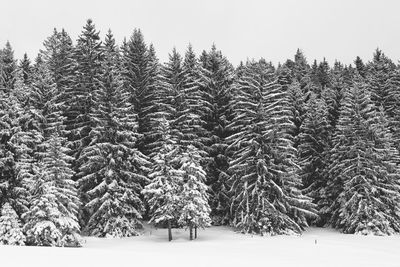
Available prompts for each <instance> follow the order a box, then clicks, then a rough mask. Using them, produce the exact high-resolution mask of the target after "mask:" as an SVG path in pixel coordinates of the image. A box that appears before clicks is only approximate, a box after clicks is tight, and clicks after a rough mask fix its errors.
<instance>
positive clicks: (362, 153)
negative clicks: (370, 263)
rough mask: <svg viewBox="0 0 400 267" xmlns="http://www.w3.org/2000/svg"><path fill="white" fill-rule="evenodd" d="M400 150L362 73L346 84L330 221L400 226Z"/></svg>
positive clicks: (387, 228) (363, 227)
mask: <svg viewBox="0 0 400 267" xmlns="http://www.w3.org/2000/svg"><path fill="white" fill-rule="evenodd" d="M397 159H398V152H397V151H396V150H395V149H393V143H392V141H391V135H390V133H389V131H388V130H387V122H386V118H385V115H384V112H383V110H382V108H381V109H380V111H379V112H377V109H376V107H375V106H374V104H373V102H372V101H371V98H370V95H369V93H368V89H367V88H366V85H365V84H364V83H363V82H362V80H361V78H358V80H356V81H355V83H354V85H353V87H352V88H350V89H348V90H346V92H345V95H344V99H343V103H342V108H341V112H340V118H339V122H338V125H337V132H336V134H335V137H334V148H333V150H332V155H331V162H332V163H331V166H330V171H329V173H330V183H329V184H328V187H327V191H328V195H329V197H330V198H331V199H332V205H331V206H330V208H329V210H328V212H330V213H331V218H330V223H331V224H332V225H333V226H334V227H337V228H340V229H342V230H343V232H345V233H360V234H376V235H383V234H392V233H394V232H399V231H400V224H399V214H400V213H399V205H398V203H399V197H400V193H399V192H400V191H399V189H400V187H399V183H398V179H399V178H398V167H397V166H396V165H395V164H394V163H393V162H394V161H396V160H397Z"/></svg>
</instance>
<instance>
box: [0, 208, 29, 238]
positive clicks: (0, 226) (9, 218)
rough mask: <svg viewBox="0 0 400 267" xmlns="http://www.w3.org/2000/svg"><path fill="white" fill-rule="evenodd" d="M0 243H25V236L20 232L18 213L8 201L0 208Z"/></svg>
mask: <svg viewBox="0 0 400 267" xmlns="http://www.w3.org/2000/svg"><path fill="white" fill-rule="evenodd" d="M0 244H2V245H16V246H23V245H25V236H24V233H23V232H22V229H21V223H20V221H19V218H18V215H17V213H16V212H15V211H14V209H13V208H12V207H11V205H10V204H8V203H5V204H4V205H3V207H2V209H1V217H0Z"/></svg>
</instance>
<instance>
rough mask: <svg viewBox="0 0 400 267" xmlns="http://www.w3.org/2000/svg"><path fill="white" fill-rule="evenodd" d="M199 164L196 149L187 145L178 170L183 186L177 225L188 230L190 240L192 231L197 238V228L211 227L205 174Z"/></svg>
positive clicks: (198, 155)
mask: <svg viewBox="0 0 400 267" xmlns="http://www.w3.org/2000/svg"><path fill="white" fill-rule="evenodd" d="M200 162H201V155H200V154H199V152H198V150H197V148H196V147H194V146H192V145H189V146H188V147H187V150H186V151H185V152H184V153H183V154H182V158H181V164H182V166H181V168H180V169H181V170H182V171H183V172H184V174H183V175H184V185H183V188H182V191H181V193H180V195H181V214H180V217H179V223H180V224H181V225H183V226H186V227H188V228H189V233H190V240H192V239H193V229H195V238H197V228H204V227H208V226H210V225H211V218H210V212H211V208H210V206H209V204H208V198H209V196H208V192H207V191H208V187H207V186H206V184H205V179H206V172H205V171H204V169H203V167H202V166H201V164H200Z"/></svg>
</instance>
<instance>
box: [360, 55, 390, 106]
mask: <svg viewBox="0 0 400 267" xmlns="http://www.w3.org/2000/svg"><path fill="white" fill-rule="evenodd" d="M367 69H368V72H367V75H366V77H367V78H366V79H367V81H368V85H369V88H370V90H371V100H372V102H373V103H374V105H375V106H376V107H380V106H383V108H384V109H385V111H386V110H387V109H388V107H387V106H386V98H387V97H388V90H389V88H388V80H389V79H390V72H391V71H392V70H393V69H394V64H393V62H392V61H391V60H390V59H389V58H387V57H386V55H385V54H384V53H383V52H382V51H381V50H379V49H376V51H375V53H374V58H373V61H372V62H370V63H369V64H368V65H367Z"/></svg>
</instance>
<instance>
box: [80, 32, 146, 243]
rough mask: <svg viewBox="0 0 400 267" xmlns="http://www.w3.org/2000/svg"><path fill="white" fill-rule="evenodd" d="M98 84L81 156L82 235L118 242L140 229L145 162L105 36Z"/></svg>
mask: <svg viewBox="0 0 400 267" xmlns="http://www.w3.org/2000/svg"><path fill="white" fill-rule="evenodd" d="M103 50H104V61H103V63H102V69H103V71H102V73H101V76H102V79H101V80H100V87H99V88H98V90H96V95H95V99H94V101H95V102H96V108H95V109H94V110H93V113H91V116H92V118H93V120H94V121H95V122H96V125H95V126H94V127H92V130H91V132H90V134H89V138H90V139H91V140H92V141H91V143H90V144H89V145H88V146H87V147H85V148H84V149H83V151H82V154H81V159H82V162H83V163H82V165H81V166H80V173H79V177H81V178H80V179H79V181H78V182H79V186H80V189H81V192H82V193H83V201H84V212H85V213H84V220H85V221H86V230H87V232H88V233H89V234H91V235H95V236H112V237H124V236H133V235H137V234H138V229H140V228H141V227H142V224H141V222H140V219H141V218H142V212H143V208H144V207H143V203H142V200H141V199H140V192H141V190H142V185H143V184H145V183H146V182H147V178H146V177H145V176H144V175H143V174H144V173H146V172H147V171H148V169H147V167H146V166H147V165H148V161H147V158H146V157H145V156H144V155H143V154H142V153H141V152H140V151H138V150H137V149H136V142H137V140H138V137H139V135H138V134H137V127H138V126H137V117H136V115H135V111H134V108H133V106H132V104H131V103H130V102H129V97H128V96H129V92H127V91H125V90H124V87H123V86H122V81H121V77H120V74H119V72H120V69H119V54H118V50H117V47H116V46H115V40H114V38H113V36H112V34H111V32H109V33H108V34H107V36H106V40H105V42H104V48H103Z"/></svg>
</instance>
